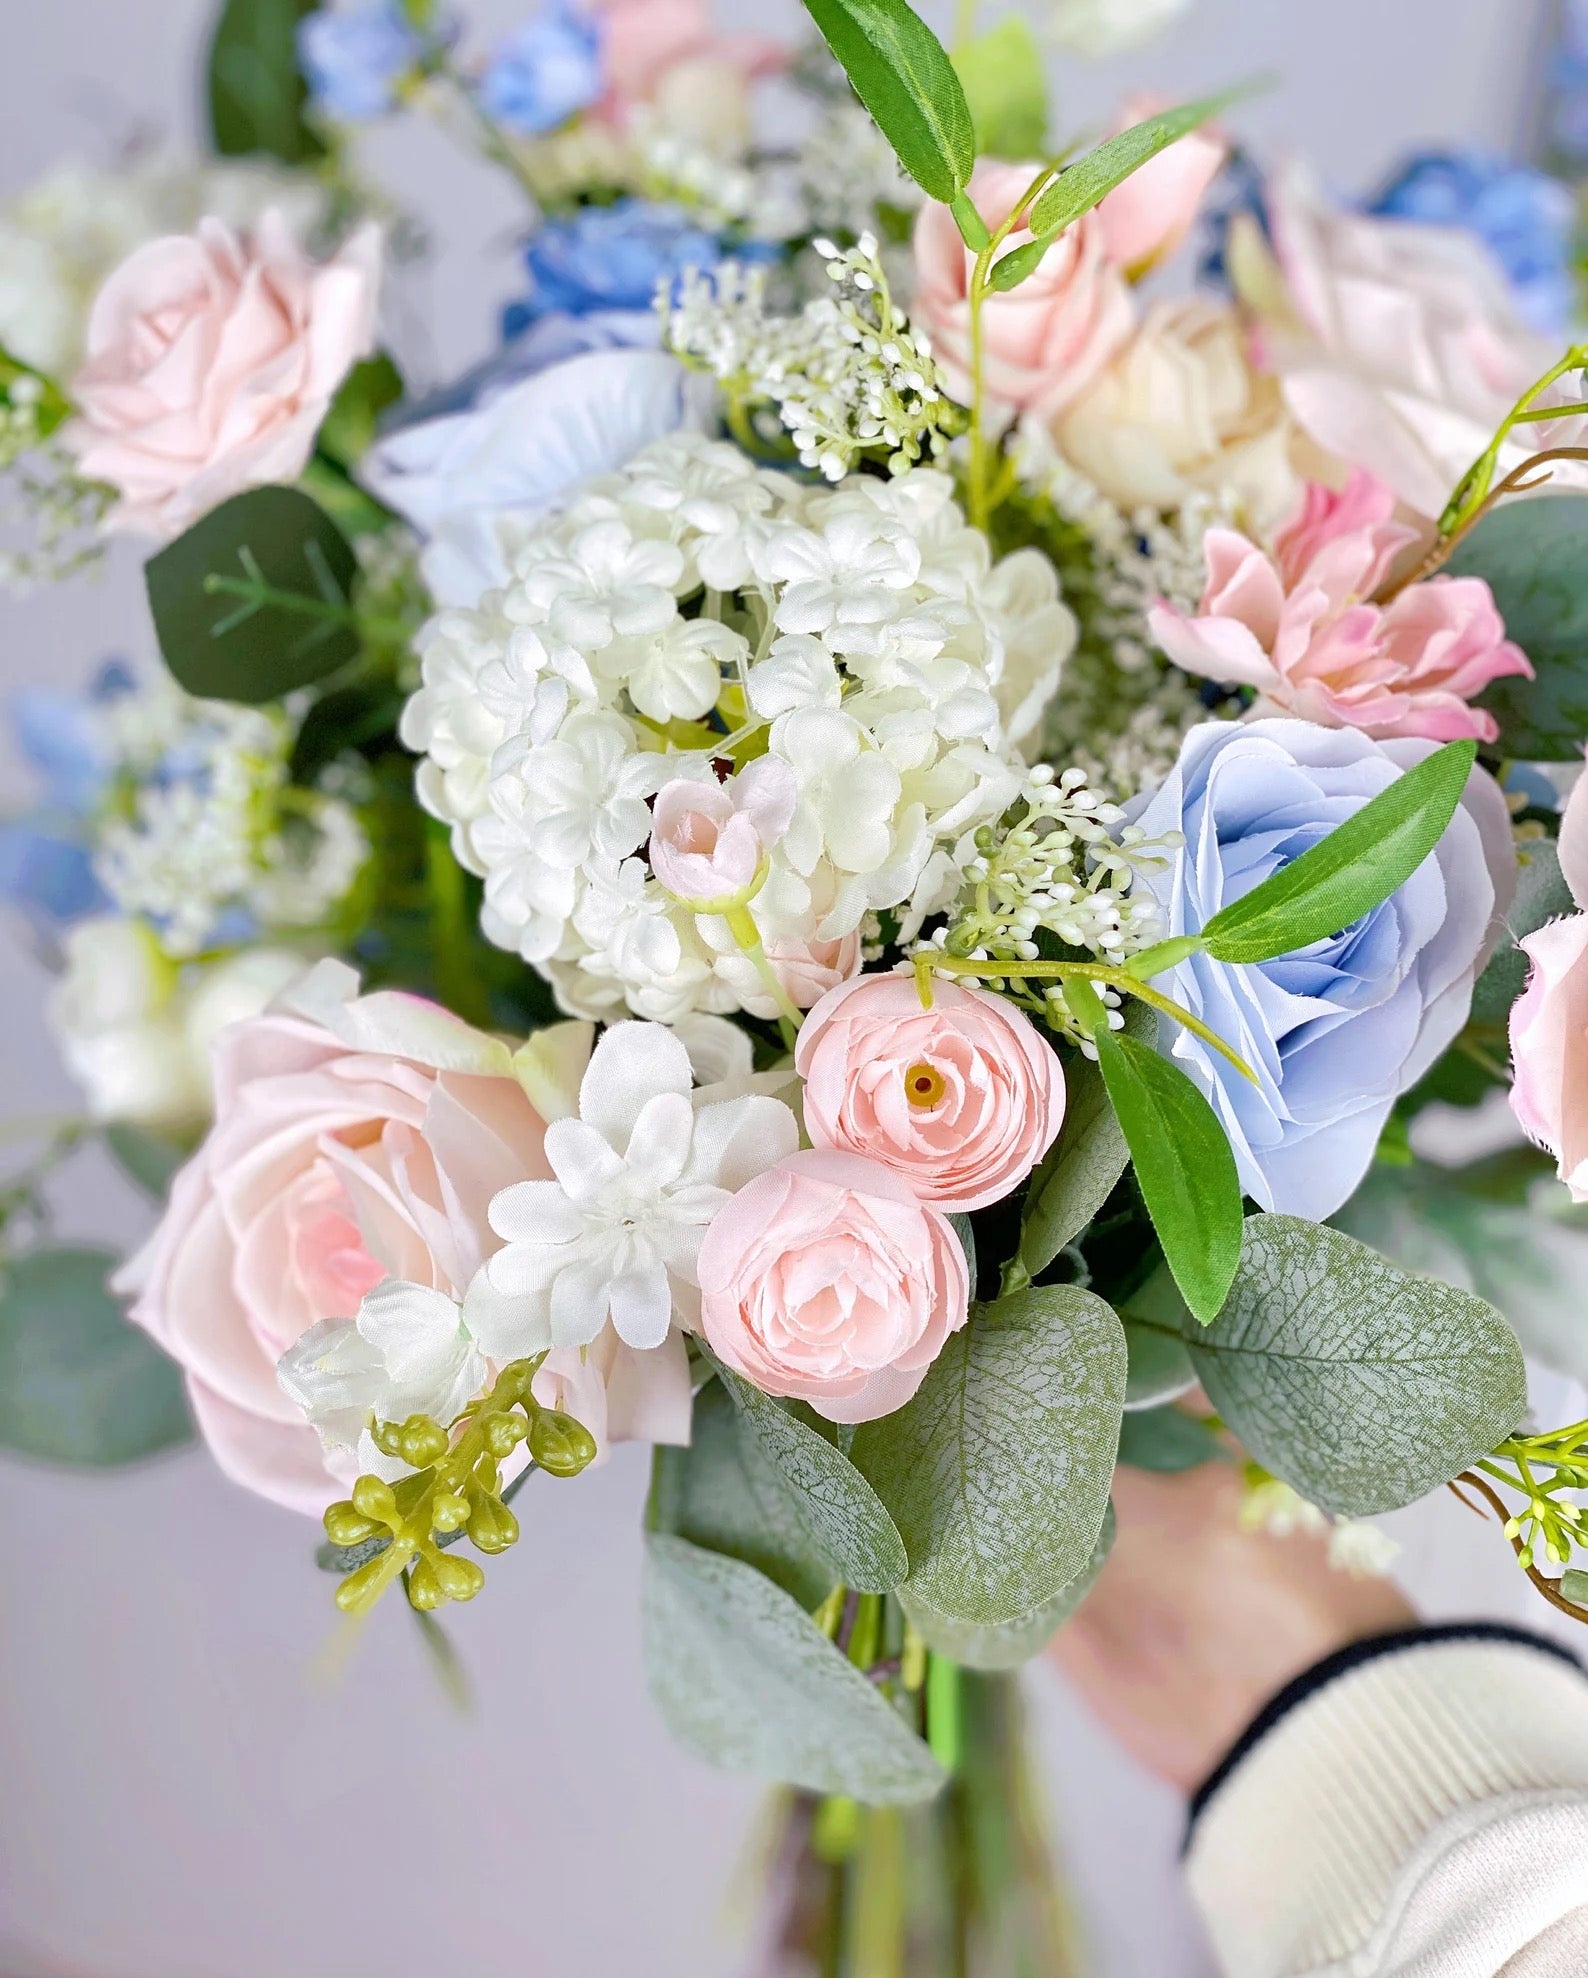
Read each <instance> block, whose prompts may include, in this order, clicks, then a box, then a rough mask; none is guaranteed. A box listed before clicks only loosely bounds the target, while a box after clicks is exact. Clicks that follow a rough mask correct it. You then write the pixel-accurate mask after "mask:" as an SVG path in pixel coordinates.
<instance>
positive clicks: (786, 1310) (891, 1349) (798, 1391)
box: [699, 1150, 970, 1422]
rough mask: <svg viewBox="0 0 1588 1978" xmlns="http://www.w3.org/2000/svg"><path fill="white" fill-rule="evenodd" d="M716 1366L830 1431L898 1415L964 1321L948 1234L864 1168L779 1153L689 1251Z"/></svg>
mask: <svg viewBox="0 0 1588 1978" xmlns="http://www.w3.org/2000/svg"><path fill="white" fill-rule="evenodd" d="M699 1273H700V1314H701V1330H702V1331H703V1332H704V1333H705V1335H706V1338H707V1341H708V1342H709V1343H710V1346H711V1350H712V1351H713V1352H714V1353H715V1354H716V1355H717V1357H718V1359H720V1360H722V1361H724V1362H725V1363H726V1364H727V1365H728V1366H730V1367H732V1368H733V1369H734V1371H735V1372H736V1373H740V1374H743V1375H744V1377H745V1379H746V1380H750V1381H754V1383H755V1385H756V1386H757V1387H759V1388H761V1389H763V1390H764V1391H765V1392H766V1393H768V1394H786V1395H790V1396H793V1397H794V1398H795V1399H797V1400H801V1401H808V1402H809V1403H810V1404H811V1406H812V1407H813V1408H814V1409H815V1410H816V1411H817V1413H818V1414H821V1415H825V1416H826V1417H827V1419H828V1420H829V1421H831V1422H871V1421H875V1420H876V1419H877V1418H878V1416H881V1415H891V1414H892V1413H893V1411H894V1410H895V1409H896V1408H902V1407H903V1406H904V1404H905V1402H906V1401H908V1400H909V1399H910V1397H911V1395H913V1394H914V1393H915V1391H916V1389H917V1388H918V1387H919V1386H920V1385H921V1383H922V1381H923V1380H925V1378H926V1375H927V1369H928V1368H929V1367H930V1366H931V1364H932V1362H933V1361H934V1360H935V1359H936V1358H937V1356H938V1354H939V1353H941V1352H942V1350H943V1344H944V1342H945V1341H946V1340H947V1338H948V1336H949V1334H950V1333H952V1332H956V1331H958V1329H959V1328H960V1327H961V1326H962V1325H963V1324H964V1323H965V1320H966V1317H967V1316H968V1312H969V1305H970V1277H969V1272H968V1270H967V1267H966V1263H965V1252H964V1250H963V1249H962V1248H961V1247H960V1242H959V1238H958V1237H957V1236H956V1235H955V1234H954V1230H953V1226H952V1225H951V1224H950V1223H949V1221H948V1219H947V1218H946V1217H945V1216H944V1215H943V1214H942V1213H941V1212H940V1211H939V1210H937V1209H933V1208H929V1207H928V1206H926V1205H925V1204H924V1203H922V1202H919V1201H917V1200H916V1198H915V1196H914V1195H913V1194H912V1193H911V1191H910V1189H909V1186H908V1185H907V1184H906V1183H905V1182H903V1181H901V1180H900V1179H899V1178H898V1176H897V1175H895V1174H892V1173H890V1172H889V1170H888V1169H887V1168H884V1167H881V1166H879V1165H878V1164H877V1163H876V1162H875V1161H864V1160H860V1159H858V1158H857V1157H856V1156H854V1155H852V1154H832V1153H827V1152H826V1151H823V1150H818V1151H815V1152H811V1153H802V1154H790V1155H789V1156H788V1157H787V1158H786V1159H785V1160H782V1161H779V1162H778V1164H777V1166H776V1167H773V1168H768V1169H767V1171H766V1172H765V1173H764V1174H761V1175H758V1176H757V1177H756V1179H755V1180H754V1181H752V1182H750V1183H749V1184H748V1185H747V1186H745V1187H744V1188H741V1189H740V1190H739V1192H738V1194H737V1195H735V1196H734V1197H733V1198H732V1200H731V1201H730V1202H729V1203H728V1205H727V1207H726V1208H724V1209H722V1210H720V1211H719V1212H718V1214H717V1216H716V1219H715V1220H714V1221H713V1222H712V1224H711V1227H710V1228H709V1229H708V1230H707V1231H706V1240H705V1242H704V1243H703V1244H702V1245H701V1249H700V1264H699Z"/></svg>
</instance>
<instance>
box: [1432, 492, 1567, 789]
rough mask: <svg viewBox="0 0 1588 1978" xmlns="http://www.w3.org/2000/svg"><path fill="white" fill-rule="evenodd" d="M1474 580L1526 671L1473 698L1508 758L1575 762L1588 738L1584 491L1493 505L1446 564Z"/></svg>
mask: <svg viewBox="0 0 1588 1978" xmlns="http://www.w3.org/2000/svg"><path fill="white" fill-rule="evenodd" d="M1445 568H1446V570H1447V571H1448V572H1449V574H1450V575H1452V576H1456V577H1481V578H1482V579H1483V580H1484V582H1485V583H1486V584H1487V585H1488V586H1489V588H1490V589H1491V590H1492V591H1493V592H1494V602H1495V604H1496V605H1497V606H1498V607H1499V612H1500V616H1501V617H1502V618H1503V619H1504V620H1505V629H1506V632H1507V634H1508V636H1509V637H1511V638H1512V639H1514V640H1515V641H1516V643H1517V644H1518V645H1519V646H1520V647H1521V648H1522V650H1523V652H1525V653H1526V654H1527V656H1528V658H1529V659H1530V660H1531V661H1532V662H1533V674H1534V677H1533V678H1532V679H1531V680H1529V679H1525V678H1522V677H1519V676H1516V675H1513V676H1512V677H1510V678H1509V679H1505V680H1497V681H1496V682H1495V683H1494V685H1493V686H1492V687H1490V688H1489V689H1488V691H1487V692H1486V693H1485V694H1483V695H1482V696H1481V697H1480V699H1479V703H1478V704H1479V706H1480V707H1484V708H1487V709H1488V711H1489V713H1491V714H1492V715H1494V717H1495V718H1496V720H1498V722H1499V724H1500V742H1501V746H1502V747H1503V748H1504V750H1505V753H1506V754H1507V755H1508V756H1513V757H1516V758H1518V759H1519V760H1521V761H1524V762H1580V761H1581V760H1582V745H1583V736H1584V735H1588V495H1581V494H1560V495H1539V496H1536V497H1534V498H1532V499H1530V500H1527V501H1515V502H1507V503H1505V504H1504V505H1503V506H1502V507H1499V508H1496V509H1493V510H1491V512H1490V513H1489V514H1487V515H1486V516H1484V518H1483V520H1482V521H1481V522H1480V523H1479V524H1478V525H1477V527H1476V528H1475V529H1473V530H1472V531H1471V533H1470V534H1469V535H1467V536H1466V537H1465V538H1464V539H1463V540H1462V541H1461V542H1460V543H1459V544H1458V545H1457V546H1456V549H1455V552H1454V554H1453V555H1452V556H1451V558H1450V561H1449V562H1448V563H1447V564H1446V566H1445Z"/></svg>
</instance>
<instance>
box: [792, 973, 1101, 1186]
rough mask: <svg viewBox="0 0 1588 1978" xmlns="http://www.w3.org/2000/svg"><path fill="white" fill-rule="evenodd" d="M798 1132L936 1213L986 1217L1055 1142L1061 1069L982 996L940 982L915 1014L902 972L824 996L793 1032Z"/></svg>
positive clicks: (1019, 1023)
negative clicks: (905, 1189) (800, 1089)
mask: <svg viewBox="0 0 1588 1978" xmlns="http://www.w3.org/2000/svg"><path fill="white" fill-rule="evenodd" d="M794 1063H795V1067H796V1069H797V1070H798V1072H799V1074H800V1076H801V1077H802V1078H803V1079H804V1081H805V1126H806V1131H807V1132H808V1133H809V1134H810V1137H811V1139H812V1140H813V1141H814V1142H815V1144H816V1145H817V1146H818V1147H830V1148H832V1149H833V1150H834V1152H836V1153H842V1154H861V1155H864V1156H865V1157H866V1159H868V1160H872V1161H878V1162H880V1163H881V1164H882V1165H883V1166H884V1167H886V1168H888V1169H890V1170H891V1171H892V1172H893V1173H894V1174H896V1175H898V1176H899V1177H900V1178H901V1179H902V1180H904V1181H906V1182H908V1183H909V1185H910V1187H911V1188H912V1189H913V1190H914V1192H915V1194H916V1195H918V1196H919V1197H920V1199H921V1200H922V1201H923V1202H930V1203H932V1204H933V1205H934V1206H935V1207H937V1208H939V1209H943V1210H945V1211H962V1212H965V1213H968V1212H969V1211H970V1210H972V1209H985V1208H987V1207H988V1206H989V1204H991V1203H993V1202H998V1201H1002V1199H1003V1198H1004V1196H1006V1195H1007V1194H1009V1193H1010V1191H1011V1190H1012V1189H1014V1188H1017V1187H1018V1186H1019V1184H1020V1183H1021V1182H1022V1181H1024V1180H1025V1178H1026V1176H1027V1175H1028V1174H1029V1173H1030V1172H1031V1170H1032V1169H1033V1168H1034V1167H1035V1166H1036V1164H1037V1162H1038V1161H1040V1160H1041V1158H1042V1156H1043V1155H1044V1154H1045V1153H1046V1152H1047V1150H1048V1149H1049V1147H1051V1146H1052V1145H1053V1142H1054V1141H1055V1140H1056V1139H1057V1138H1058V1133H1059V1127H1060V1125H1061V1123H1062V1121H1063V1119H1064V1072H1063V1069H1062V1067H1061V1066H1060V1064H1059V1060H1058V1056H1057V1054H1056V1053H1055V1052H1054V1051H1053V1050H1052V1048H1051V1047H1050V1046H1049V1045H1048V1044H1046V1043H1045V1042H1044V1041H1043V1039H1042V1037H1041V1036H1040V1035H1039V1034H1038V1032H1037V1029H1036V1026H1035V1025H1034V1024H1033V1023H1032V1022H1031V1020H1030V1018H1029V1017H1027V1016H1025V1015H1024V1014H1023V1013H1022V1012H1021V1011H1020V1010H1017V1009H1016V1008H1015V1007H1014V1005H1013V1004H1012V1003H1008V1002H1006V1001H1005V1000H1004V999H1003V997H1001V996H995V995H992V994H991V993H990V992H989V991H987V990H985V989H974V988H961V987H960V986H959V985H958V984H957V983H950V982H938V983H934V985H933V989H932V1007H931V1008H930V1009H929V1010H928V1009H923V1008H922V1007H921V998H920V995H919V993H918V991H917V989H916V986H915V979H914V977H913V976H908V975H863V976H860V977H859V978H858V979H857V980H855V981H853V982H848V983H845V984H844V985H843V987H842V988H839V989H834V990H832V991H831V992H830V993H829V994H828V995H826V996H824V997H823V998H822V1000H821V1001H820V1002H819V1003H818V1004H817V1005H816V1007H815V1008H814V1009H813V1010H812V1011H811V1013H810V1015H809V1016H808V1017H807V1018H806V1020H805V1025H804V1028H803V1029H802V1030H801V1031H800V1037H799V1045H798V1048H797V1050H796V1052H795V1058H794Z"/></svg>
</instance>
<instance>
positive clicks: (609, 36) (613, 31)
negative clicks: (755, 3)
mask: <svg viewBox="0 0 1588 1978" xmlns="http://www.w3.org/2000/svg"><path fill="white" fill-rule="evenodd" d="M597 11H598V18H599V20H600V23H601V68H602V72H603V74H604V75H605V77H606V82H607V90H608V96H607V101H606V103H605V105H604V106H603V108H604V110H605V112H606V114H607V115H608V116H610V117H611V118H612V119H613V121H615V122H621V121H624V120H625V119H626V118H627V116H628V115H629V114H630V113H631V112H632V110H633V108H634V106H635V105H637V104H641V103H650V102H654V101H656V100H657V99H658V98H659V97H665V96H666V95H667V94H668V93H669V91H670V90H671V89H673V88H674V87H676V84H677V80H678V71H679V70H681V69H684V68H686V67H687V68H688V69H691V70H693V69H695V68H697V67H699V68H701V69H702V70H706V71H719V72H725V73H726V74H727V75H728V76H729V77H730V78H731V77H737V78H739V79H741V80H743V81H748V80H750V79H751V78H752V77H755V76H762V75H770V74H774V73H775V72H776V71H777V70H779V69H782V68H785V67H786V66H787V64H788V50H787V49H786V48H785V47H784V46H783V44H782V43H781V42H778V41H774V40H772V39H771V38H770V36H766V35H751V34H731V35H720V34H717V33H716V32H715V30H714V28H713V26H712V19H711V8H710V5H709V0H600V5H599V7H598V10H597Z"/></svg>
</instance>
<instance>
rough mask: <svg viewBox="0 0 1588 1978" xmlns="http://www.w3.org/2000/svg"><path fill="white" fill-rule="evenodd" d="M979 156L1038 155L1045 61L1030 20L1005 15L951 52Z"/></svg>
mask: <svg viewBox="0 0 1588 1978" xmlns="http://www.w3.org/2000/svg"><path fill="white" fill-rule="evenodd" d="M954 68H955V70H956V72H957V73H958V76H959V79H960V83H961V85H962V86H963V88H964V91H965V100H966V102H967V103H968V105H969V106H970V115H971V122H972V124H973V125H974V126H975V130H976V149H977V150H978V151H979V152H980V153H981V154H982V156H983V157H991V158H1011V159H1016V160H1018V159H1021V158H1040V157H1041V155H1042V153H1043V151H1044V149H1045V148H1046V142H1047V133H1048V79H1047V65H1046V63H1045V62H1044V60H1043V57H1042V50H1041V49H1040V48H1039V47H1038V46H1037V37H1036V35H1035V34H1034V33H1033V31H1032V28H1031V23H1030V22H1029V21H1028V20H1027V19H1026V18H1025V16H1024V15H1023V14H1005V16H1004V17H1003V19H1002V20H1001V21H998V22H996V23H995V24H994V25H993V26H992V27H990V28H989V29H988V30H987V32H986V33H985V34H979V35H977V36H976V37H975V39H974V40H972V41H968V42H967V43H966V44H965V45H964V47H962V48H960V49H958V50H957V51H956V53H955V55H954Z"/></svg>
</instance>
